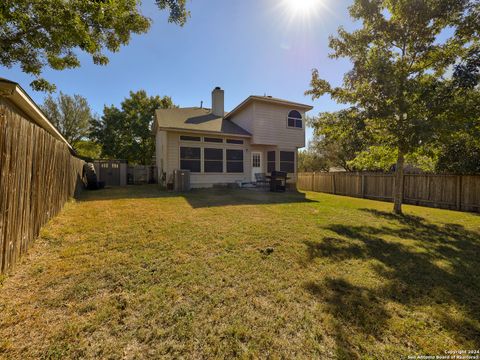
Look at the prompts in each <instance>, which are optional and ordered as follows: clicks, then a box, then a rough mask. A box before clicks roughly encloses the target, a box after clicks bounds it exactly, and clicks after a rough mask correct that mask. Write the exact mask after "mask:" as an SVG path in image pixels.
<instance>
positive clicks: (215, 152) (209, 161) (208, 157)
mask: <svg viewBox="0 0 480 360" xmlns="http://www.w3.org/2000/svg"><path fill="white" fill-rule="evenodd" d="M203 168H204V171H205V172H219V173H221V172H223V149H209V148H205V149H203Z"/></svg>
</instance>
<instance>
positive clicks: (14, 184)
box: [0, 98, 83, 273]
mask: <svg viewBox="0 0 480 360" xmlns="http://www.w3.org/2000/svg"><path fill="white" fill-rule="evenodd" d="M82 170H83V161H82V160H80V159H78V158H76V157H74V156H72V155H71V154H70V151H69V149H68V147H67V145H66V144H65V143H63V142H62V141H60V140H57V139H55V138H54V137H53V136H51V135H50V134H49V133H48V132H47V131H45V130H44V129H42V128H41V127H39V126H37V125H36V124H34V123H33V122H31V121H29V120H28V116H27V115H25V114H24V113H23V112H22V111H21V110H20V109H19V108H17V107H16V106H15V105H14V104H13V103H11V102H10V101H9V100H8V99H6V98H0V171H1V172H0V273H3V272H6V271H8V270H11V269H12V268H13V267H14V265H15V263H16V262H17V261H18V260H19V258H20V257H21V256H22V255H23V254H24V253H25V252H26V251H27V249H28V248H29V246H30V245H31V243H32V241H33V240H34V239H35V237H36V236H37V235H38V234H39V232H40V228H41V227H42V226H43V225H44V224H45V223H46V222H47V221H48V220H49V219H50V218H51V217H52V216H55V215H56V214H57V213H58V212H59V211H60V210H61V208H62V206H63V204H64V203H65V202H66V201H67V200H68V198H69V197H71V196H73V195H74V193H75V191H76V189H78V186H79V185H80V183H81V176H82Z"/></svg>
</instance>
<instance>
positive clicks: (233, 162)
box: [227, 149, 243, 173]
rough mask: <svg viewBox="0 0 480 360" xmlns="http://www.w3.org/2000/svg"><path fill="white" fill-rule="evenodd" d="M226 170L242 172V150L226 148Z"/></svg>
mask: <svg viewBox="0 0 480 360" xmlns="http://www.w3.org/2000/svg"><path fill="white" fill-rule="evenodd" d="M227 172H229V173H243V150H231V149H227Z"/></svg>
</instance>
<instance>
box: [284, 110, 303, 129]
mask: <svg viewBox="0 0 480 360" xmlns="http://www.w3.org/2000/svg"><path fill="white" fill-rule="evenodd" d="M292 111H298V110H295V109H291V110H288V113H287V129H297V130H303V129H304V127H305V124H304V123H305V120H304V116H303V115H302V113H301V112H300V111H298V113H299V114H300V116H301V120H302V126H301V127H296V126H288V120H290V119H295V120H298V118H292V117H290V116H289V115H290V113H291V112H292Z"/></svg>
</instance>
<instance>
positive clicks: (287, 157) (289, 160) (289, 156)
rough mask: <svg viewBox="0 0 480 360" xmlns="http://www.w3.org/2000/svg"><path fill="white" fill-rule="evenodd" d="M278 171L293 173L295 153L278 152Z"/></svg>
mask: <svg viewBox="0 0 480 360" xmlns="http://www.w3.org/2000/svg"><path fill="white" fill-rule="evenodd" d="M280 171H285V172H287V173H294V172H295V152H293V151H280Z"/></svg>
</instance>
